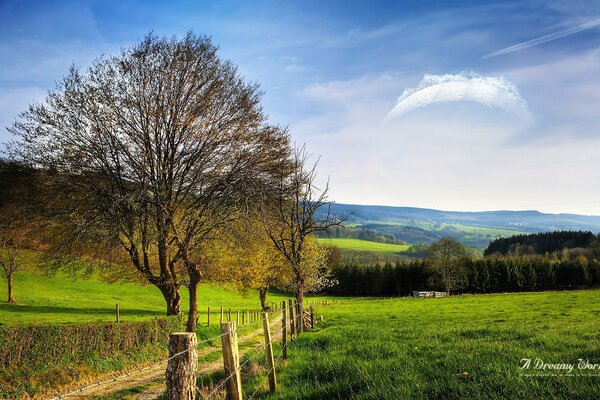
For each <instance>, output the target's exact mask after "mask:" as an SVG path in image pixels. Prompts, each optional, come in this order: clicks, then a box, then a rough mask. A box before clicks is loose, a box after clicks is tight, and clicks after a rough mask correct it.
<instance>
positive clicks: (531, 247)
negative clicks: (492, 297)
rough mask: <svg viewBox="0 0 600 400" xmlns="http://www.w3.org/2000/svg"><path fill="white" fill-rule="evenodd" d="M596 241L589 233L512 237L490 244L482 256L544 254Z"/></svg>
mask: <svg viewBox="0 0 600 400" xmlns="http://www.w3.org/2000/svg"><path fill="white" fill-rule="evenodd" d="M596 240H597V237H596V235H594V234H593V233H592V232H589V231H587V232H586V231H554V232H542V233H530V234H521V235H514V236H510V237H506V238H498V239H495V240H493V241H492V242H490V244H489V245H488V247H487V248H486V249H485V251H484V255H486V256H489V255H493V254H502V255H505V254H514V255H525V254H545V253H553V252H557V251H562V250H563V249H574V248H588V247H590V246H592V244H593V243H594V242H595V241H596Z"/></svg>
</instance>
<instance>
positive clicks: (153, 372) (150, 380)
mask: <svg viewBox="0 0 600 400" xmlns="http://www.w3.org/2000/svg"><path fill="white" fill-rule="evenodd" d="M280 324H281V320H280V319H279V318H277V317H276V318H274V320H273V321H272V322H271V332H273V339H272V340H275V339H276V338H277V339H278V338H280V337H281V332H280V331H281V329H273V328H275V327H277V326H278V325H280ZM262 335H263V328H262V326H261V327H260V328H259V329H256V330H254V331H252V332H250V333H249V334H247V335H245V336H242V337H240V339H239V343H240V344H243V343H249V342H252V341H253V340H255V339H256V338H257V337H258V336H261V337H262ZM251 349H252V347H250V348H248V349H244V350H240V356H243V355H244V354H246V353H247V352H248V351H250V350H251ZM217 351H221V348H220V346H209V347H206V348H203V349H200V350H198V357H199V358H200V357H204V356H207V355H209V354H212V353H215V352H217ZM222 367H223V363H222V360H221V359H220V358H219V359H217V360H215V361H210V362H207V363H203V364H202V365H200V368H199V370H198V372H199V373H201V374H206V373H211V372H214V371H217V370H218V369H219V368H222ZM142 369H143V370H142V371H139V370H132V371H130V372H129V374H127V373H126V374H125V375H123V374H121V375H115V376H114V378H111V375H107V376H105V377H103V378H101V379H99V381H100V383H98V384H94V383H92V384H89V385H88V386H85V387H83V388H82V389H84V390H81V391H80V392H77V393H70V394H67V395H63V396H62V397H56V398H60V399H68V400H78V399H89V398H91V397H101V396H108V395H110V394H114V393H116V392H121V391H126V390H127V389H131V388H139V387H144V389H143V390H144V391H143V392H142V393H139V394H134V393H131V394H127V398H130V399H139V400H150V399H157V398H158V397H159V396H160V395H161V393H162V392H163V391H164V389H165V384H164V381H165V370H166V369H167V362H166V361H162V362H160V363H157V364H151V366H150V367H143V368H142ZM138 371H139V372H138Z"/></svg>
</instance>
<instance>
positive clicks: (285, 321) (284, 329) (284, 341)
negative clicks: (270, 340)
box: [281, 300, 287, 360]
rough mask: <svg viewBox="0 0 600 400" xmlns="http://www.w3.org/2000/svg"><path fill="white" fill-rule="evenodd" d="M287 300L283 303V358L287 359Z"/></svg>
mask: <svg viewBox="0 0 600 400" xmlns="http://www.w3.org/2000/svg"><path fill="white" fill-rule="evenodd" d="M285 305H286V304H285V300H284V301H283V302H282V303H281V310H282V312H281V358H282V359H283V360H285V359H287V307H286V306H285Z"/></svg>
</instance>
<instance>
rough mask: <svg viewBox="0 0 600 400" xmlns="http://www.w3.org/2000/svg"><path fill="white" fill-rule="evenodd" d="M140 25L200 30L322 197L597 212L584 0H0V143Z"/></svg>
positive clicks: (593, 47) (592, 50) (595, 76)
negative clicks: (316, 162) (310, 168)
mask: <svg viewBox="0 0 600 400" xmlns="http://www.w3.org/2000/svg"><path fill="white" fill-rule="evenodd" d="M150 30H153V31H154V32H155V33H157V34H160V35H168V36H171V35H178V36H181V35H183V34H184V33H185V32H187V31H189V30H192V31H194V32H195V33H198V34H205V35H208V36H210V37H212V39H213V41H214V42H215V43H216V44H218V45H219V46H220V49H221V50H220V54H221V56H223V57H224V58H228V59H231V60H232V61H233V62H234V63H235V64H237V65H238V66H239V71H240V73H241V74H242V75H244V76H245V77H246V79H248V80H250V81H256V82H258V83H260V85H261V88H262V90H263V91H264V92H265V95H264V102H263V104H264V108H265V110H266V111H267V112H268V113H269V115H270V116H271V119H272V120H273V121H274V122H276V123H279V124H282V125H286V126H289V128H290V131H291V133H292V135H293V136H294V139H295V140H296V141H297V142H298V143H306V145H307V147H308V149H309V150H310V151H311V152H313V153H314V154H315V157H316V156H320V157H321V161H320V168H319V171H320V176H321V178H322V179H325V178H327V177H329V178H330V182H331V196H330V197H331V198H332V199H333V200H335V201H338V202H350V203H360V204H388V205H408V206H418V207H432V208H441V209H452V210H490V209H539V210H542V211H548V212H576V213H584V214H599V215H600V185H599V184H598V182H600V151H597V149H599V148H600V1H597V0H593V1H585V2H584V1H581V2H578V1H544V2H542V1H529V2H527V1H519V2H507V1H502V2H483V1H472V2H468V1H462V2H461V1H452V2H449V1H418V2H417V1H406V2H376V1H360V2H357V1H297V2H286V1H263V2H250V1H214V2H210V1H208V2H200V1H189V2H183V1H179V2H178V1H168V2H167V1H163V2H158V1H115V2H110V1H92V2H85V1H39V2H26V1H0V127H2V128H0V141H6V140H10V137H9V135H8V133H7V132H6V131H5V130H4V129H3V127H5V126H7V125H10V124H11V123H12V121H13V120H14V118H15V116H16V115H17V114H18V113H19V112H21V111H22V110H24V109H25V108H26V107H27V105H28V104H29V103H31V102H34V101H41V100H43V98H44V96H45V93H46V91H47V90H48V89H50V88H52V87H53V85H54V82H55V81H57V80H59V79H60V78H61V77H62V76H63V75H64V74H65V73H66V71H67V69H68V67H69V66H70V65H71V64H72V63H75V64H77V65H79V66H82V67H86V66H88V65H89V64H90V62H91V61H92V60H93V59H94V58H95V57H98V56H99V55H101V54H103V53H105V54H108V53H113V52H116V51H118V50H119V49H120V48H122V47H127V46H128V45H130V44H132V43H135V42H136V41H138V40H140V39H141V38H142V37H143V36H144V35H145V34H146V33H147V32H149V31H150ZM425 75H428V77H427V78H424V77H425ZM407 89H409V90H408V91H407V92H406V93H405V95H404V96H403V93H404V91H405V90H407ZM401 96H402V99H401V102H402V104H399V103H398V99H399V98H400V97H401ZM396 107H398V108H396ZM394 109H396V111H395V112H394V113H391V111H392V110H394ZM399 109H401V110H400V111H398V110H399ZM388 115H391V117H388V118H387V119H386V116H388ZM384 119H385V122H384Z"/></svg>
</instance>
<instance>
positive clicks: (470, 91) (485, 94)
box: [383, 72, 531, 123]
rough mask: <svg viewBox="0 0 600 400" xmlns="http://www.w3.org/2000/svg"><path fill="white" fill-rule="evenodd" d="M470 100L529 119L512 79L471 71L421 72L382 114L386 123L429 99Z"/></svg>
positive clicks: (440, 100)
mask: <svg viewBox="0 0 600 400" xmlns="http://www.w3.org/2000/svg"><path fill="white" fill-rule="evenodd" d="M455 101H470V102H476V103H480V104H483V105H485V106H488V107H490V108H497V109H500V110H502V111H504V112H507V113H509V114H512V115H515V116H517V117H519V118H523V119H529V118H530V117H531V116H530V113H529V110H528V109H527V103H526V102H525V100H523V99H522V98H521V95H520V94H519V91H518V89H517V87H516V85H515V84H514V83H512V82H511V81H509V80H508V79H506V78H505V77H503V76H498V77H485V76H480V75H477V74H474V73H472V72H461V73H459V74H455V75H452V74H448V75H425V76H424V77H423V80H422V81H421V82H420V83H419V86H418V87H416V88H409V89H406V90H405V91H404V92H403V93H402V96H400V97H399V98H398V103H397V104H396V106H395V107H394V108H393V109H392V110H391V111H390V112H389V113H388V114H387V115H386V117H385V118H384V120H383V122H384V123H386V122H388V121H390V120H392V119H394V118H396V117H399V116H401V115H403V114H406V113H408V112H411V111H413V110H415V109H417V108H420V107H425V106H427V105H430V104H433V103H440V102H455Z"/></svg>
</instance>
